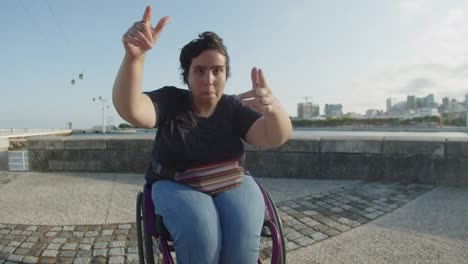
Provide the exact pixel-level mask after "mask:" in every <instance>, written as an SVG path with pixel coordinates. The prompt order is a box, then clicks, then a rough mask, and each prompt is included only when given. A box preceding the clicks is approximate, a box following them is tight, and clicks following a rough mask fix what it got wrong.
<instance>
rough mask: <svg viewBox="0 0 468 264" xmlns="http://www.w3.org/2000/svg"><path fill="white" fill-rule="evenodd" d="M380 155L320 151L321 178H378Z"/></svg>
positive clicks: (380, 169) (381, 169) (380, 170)
mask: <svg viewBox="0 0 468 264" xmlns="http://www.w3.org/2000/svg"><path fill="white" fill-rule="evenodd" d="M382 164H383V160H382V155H378V154H343V153H341V154H340V153H321V154H320V166H321V175H320V178H322V179H346V180H351V179H362V180H378V179H380V178H381V177H382V174H383V168H382V167H383V166H382Z"/></svg>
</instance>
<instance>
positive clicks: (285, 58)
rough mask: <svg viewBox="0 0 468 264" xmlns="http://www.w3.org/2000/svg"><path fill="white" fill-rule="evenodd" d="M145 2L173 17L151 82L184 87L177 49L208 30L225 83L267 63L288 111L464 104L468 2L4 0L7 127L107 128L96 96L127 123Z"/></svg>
mask: <svg viewBox="0 0 468 264" xmlns="http://www.w3.org/2000/svg"><path fill="white" fill-rule="evenodd" d="M147 5H152V6H153V10H154V14H153V19H152V22H153V24H155V23H156V22H157V20H158V19H159V18H161V17H162V16H165V15H168V16H171V18H172V20H171V22H170V23H169V24H168V26H167V27H166V29H165V30H164V32H163V33H162V35H161V38H160V41H159V42H158V43H157V44H156V46H155V48H154V49H153V50H151V51H150V52H149V53H148V56H147V60H146V64H145V69H144V79H143V87H142V88H143V90H144V91H151V90H154V89H157V88H160V87H162V86H165V85H174V86H178V87H181V88H186V87H185V86H184V85H183V84H182V81H181V79H180V75H179V65H178V57H179V52H180V49H181V47H182V46H183V45H184V44H186V43H187V42H189V41H190V40H192V39H194V38H195V37H196V36H197V34H198V33H201V32H203V31H206V30H212V31H214V32H216V33H218V34H219V35H220V36H221V37H222V38H223V39H224V41H225V43H226V45H227V47H228V52H229V54H230V59H231V71H232V77H231V78H230V79H229V80H228V82H227V87H226V90H225V92H226V93H228V94H239V93H242V92H245V91H246V90H248V89H250V88H251V80H250V69H251V68H252V67H254V66H256V67H260V68H262V69H263V70H264V72H265V76H266V78H267V81H268V83H269V84H270V86H271V88H272V91H273V94H274V95H275V96H276V97H277V98H278V99H279V100H280V102H281V103H282V104H283V105H284V107H285V108H286V110H287V112H288V113H289V115H290V116H295V115H296V114H297V104H298V103H300V102H303V101H304V99H303V98H304V97H305V96H307V97H310V98H311V100H312V101H313V102H324V103H328V104H342V106H343V110H344V112H357V113H365V111H367V110H368V109H382V105H383V104H385V100H386V99H387V98H388V97H396V98H403V96H404V95H406V94H414V95H416V96H422V95H425V94H430V93H432V94H434V96H435V97H437V98H442V96H441V95H445V96H448V97H450V98H456V99H457V100H459V101H461V100H462V99H463V97H464V95H465V93H466V91H468V64H467V63H466V61H468V17H467V12H468V2H466V1H461V0H447V1H435V0H434V1H433V0H425V1H422V0H397V1H388V2H376V1H371V0H358V1H353V2H343V1H336V0H335V1H327V2H315V1H305V0H300V1H293V2H291V3H288V4H287V5H286V4H285V3H284V1H279V0H272V1H267V0H257V1H247V0H241V1H236V2H232V1H226V0H223V1H217V2H214V3H206V4H201V3H198V2H182V1H149V0H137V1H131V2H129V1H124V0H115V1H110V0H103V1H97V2H96V1H84V2H69V1H59V0H38V1H28V0H18V1H2V2H0V34H2V35H3V36H7V37H6V38H5V39H4V40H3V41H2V42H0V56H1V57H2V64H0V78H2V85H1V86H0V87H1V88H0V89H1V98H2V99H3V100H2V103H1V104H0V120H1V122H0V123H1V125H0V126H2V127H18V128H20V127H33V128H60V127H65V126H66V124H69V123H72V125H73V128H89V127H92V126H94V125H99V124H101V107H102V106H101V103H99V102H96V101H94V102H93V100H92V98H98V97H99V96H101V97H102V98H104V99H107V100H108V101H107V102H108V105H109V109H108V112H107V115H106V116H107V117H108V118H110V119H112V120H113V124H114V125H118V124H119V123H121V122H123V120H122V119H121V118H120V117H119V116H118V114H117V112H116V111H115V109H114V108H113V106H112V102H111V101H112V100H111V93H112V86H113V82H114V79H115V76H116V74H117V71H118V69H119V66H120V63H121V60H122V57H123V55H124V49H123V47H122V43H121V37H122V35H123V33H125V31H126V30H127V29H128V28H129V27H130V26H131V25H132V24H133V23H134V22H136V21H138V20H140V19H141V17H142V15H143V11H144V9H145V7H146V6H147ZM200 14H209V16H208V15H200ZM18 18H21V19H18ZM81 73H82V74H83V78H80V77H79V75H80V74H81ZM72 79H74V80H75V83H74V84H72V83H71V80H72ZM323 105H324V104H323ZM322 109H323V107H322Z"/></svg>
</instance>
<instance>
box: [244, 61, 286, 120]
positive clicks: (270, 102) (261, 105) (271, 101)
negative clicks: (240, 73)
mask: <svg viewBox="0 0 468 264" xmlns="http://www.w3.org/2000/svg"><path fill="white" fill-rule="evenodd" d="M250 75H251V79H252V90H250V91H247V92H244V93H241V94H239V95H237V97H238V98H239V99H240V100H242V104H244V105H247V106H249V107H251V108H252V109H254V110H255V111H257V112H261V113H263V114H268V113H272V112H273V111H274V110H275V109H276V107H277V105H278V101H277V99H276V98H275V97H274V96H273V94H272V93H271V90H270V87H269V86H268V84H267V82H266V80H265V76H264V75H263V71H262V70H261V69H257V68H255V67H254V68H252V71H251V74H250Z"/></svg>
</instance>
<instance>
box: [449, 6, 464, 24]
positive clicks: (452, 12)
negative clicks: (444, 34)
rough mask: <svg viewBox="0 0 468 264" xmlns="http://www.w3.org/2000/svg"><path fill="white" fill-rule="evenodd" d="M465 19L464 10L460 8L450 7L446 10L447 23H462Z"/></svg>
mask: <svg viewBox="0 0 468 264" xmlns="http://www.w3.org/2000/svg"><path fill="white" fill-rule="evenodd" d="M464 20H465V12H464V11H463V9H461V8H451V9H449V11H448V16H447V24H449V25H453V24H457V23H463V21H464Z"/></svg>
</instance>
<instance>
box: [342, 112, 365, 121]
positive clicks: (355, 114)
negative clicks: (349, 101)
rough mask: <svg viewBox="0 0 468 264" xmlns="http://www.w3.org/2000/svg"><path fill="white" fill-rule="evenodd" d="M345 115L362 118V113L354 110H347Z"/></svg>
mask: <svg viewBox="0 0 468 264" xmlns="http://www.w3.org/2000/svg"><path fill="white" fill-rule="evenodd" d="M345 117H349V118H354V119H358V118H362V115H361V114H359V113H355V112H349V113H346V115H345Z"/></svg>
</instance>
